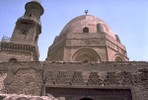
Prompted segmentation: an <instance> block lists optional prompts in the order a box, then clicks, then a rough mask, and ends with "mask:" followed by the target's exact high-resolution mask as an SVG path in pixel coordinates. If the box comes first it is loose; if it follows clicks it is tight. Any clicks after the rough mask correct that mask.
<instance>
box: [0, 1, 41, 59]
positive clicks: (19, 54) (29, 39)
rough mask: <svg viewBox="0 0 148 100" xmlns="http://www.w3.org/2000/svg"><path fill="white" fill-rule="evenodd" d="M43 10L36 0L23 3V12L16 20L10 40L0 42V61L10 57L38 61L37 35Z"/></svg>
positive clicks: (39, 31)
mask: <svg viewBox="0 0 148 100" xmlns="http://www.w3.org/2000/svg"><path fill="white" fill-rule="evenodd" d="M43 12H44V9H43V7H42V6H41V4H40V3H39V2H38V1H31V2H28V3H27V4H26V5H25V13H24V15H23V16H22V17H20V18H19V19H18V20H17V22H16V26H15V29H14V32H13V34H12V37H11V39H10V41H9V42H8V41H7V42H6V41H2V42H1V51H0V60H1V61H9V60H12V59H13V60H14V59H15V60H17V61H38V59H39V50H38V37H39V34H40V33H41V23H40V17H41V15H42V14H43ZM3 56H4V57H3Z"/></svg>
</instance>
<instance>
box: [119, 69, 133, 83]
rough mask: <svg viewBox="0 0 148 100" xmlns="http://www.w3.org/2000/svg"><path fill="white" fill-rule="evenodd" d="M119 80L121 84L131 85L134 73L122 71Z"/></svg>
mask: <svg viewBox="0 0 148 100" xmlns="http://www.w3.org/2000/svg"><path fill="white" fill-rule="evenodd" d="M117 77H118V80H119V84H120V85H131V84H132V75H131V73H130V72H126V71H123V72H120V73H118V76H117Z"/></svg>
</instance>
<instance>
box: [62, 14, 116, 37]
mask: <svg viewBox="0 0 148 100" xmlns="http://www.w3.org/2000/svg"><path fill="white" fill-rule="evenodd" d="M84 27H87V28H89V33H97V32H104V33H107V34H108V35H110V36H112V37H113V38H115V34H114V33H113V32H112V31H111V29H110V28H109V26H108V25H107V24H106V23H104V22H103V21H102V20H101V19H99V18H97V17H95V16H92V15H82V16H78V17H76V18H74V19H72V20H71V21H70V22H69V23H68V24H67V25H66V26H65V27H64V28H63V30H62V31H61V33H60V35H63V34H71V33H83V28H84Z"/></svg>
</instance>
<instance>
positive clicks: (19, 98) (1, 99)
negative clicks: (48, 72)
mask: <svg viewBox="0 0 148 100" xmlns="http://www.w3.org/2000/svg"><path fill="white" fill-rule="evenodd" d="M0 100H65V99H64V98H54V97H53V96H52V95H49V96H31V95H16V94H13V95H8V94H0Z"/></svg>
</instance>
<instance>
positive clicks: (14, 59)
mask: <svg viewBox="0 0 148 100" xmlns="http://www.w3.org/2000/svg"><path fill="white" fill-rule="evenodd" d="M9 62H17V59H16V58H11V59H10V60H9Z"/></svg>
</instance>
